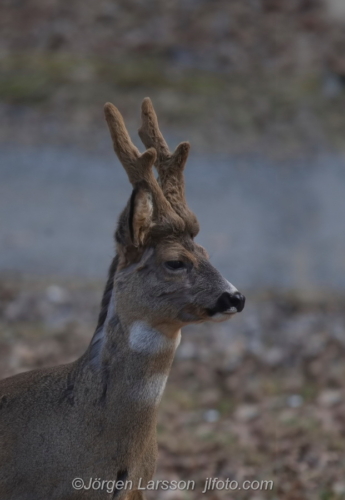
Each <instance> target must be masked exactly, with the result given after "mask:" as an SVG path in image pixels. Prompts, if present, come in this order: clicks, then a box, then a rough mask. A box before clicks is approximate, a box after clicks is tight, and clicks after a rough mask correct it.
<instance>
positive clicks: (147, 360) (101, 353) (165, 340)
mask: <svg viewBox="0 0 345 500" xmlns="http://www.w3.org/2000/svg"><path fill="white" fill-rule="evenodd" d="M180 338H181V332H180V330H179V329H178V328H176V327H175V328H174V327H172V326H171V325H167V324H164V323H160V324H156V325H150V324H149V323H148V322H147V321H145V319H143V320H140V321H134V322H132V323H126V322H123V321H121V320H120V315H119V313H118V311H117V310H116V303H115V289H114V288H113V290H112V294H111V298H110V301H109V305H108V310H107V314H106V318H105V321H104V324H103V325H102V327H101V328H99V329H98V330H97V331H96V333H95V335H94V337H93V339H92V342H91V345H90V349H89V356H88V357H89V363H90V364H91V366H92V370H95V371H96V372H98V373H99V374H101V377H102V384H101V387H100V391H101V392H102V393H105V394H106V396H105V397H106V398H107V400H108V401H110V400H116V399H119V398H121V401H122V402H123V403H125V402H126V401H127V403H128V404H129V405H131V404H133V403H138V404H139V405H140V404H143V405H145V406H147V405H149V406H152V407H156V406H157V405H158V403H159V401H160V399H161V396H162V394H163V391H164V388H165V383H166V381H167V378H168V375H169V371H170V367H171V364H172V362H173V359H174V355H175V351H176V348H177V346H178V344H179V342H180Z"/></svg>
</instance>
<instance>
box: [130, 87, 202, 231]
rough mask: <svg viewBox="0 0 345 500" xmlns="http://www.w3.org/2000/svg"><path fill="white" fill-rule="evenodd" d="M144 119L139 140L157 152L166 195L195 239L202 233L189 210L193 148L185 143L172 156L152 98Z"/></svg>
mask: <svg viewBox="0 0 345 500" xmlns="http://www.w3.org/2000/svg"><path fill="white" fill-rule="evenodd" d="M141 119H142V124H141V127H140V129H139V131H138V132H139V136H140V138H141V140H142V142H143V143H144V145H145V147H147V148H152V147H153V148H155V150H156V151H157V158H156V159H155V161H154V163H155V165H156V168H157V171H158V176H159V177H158V181H159V184H160V186H161V187H162V190H163V193H164V195H165V197H166V199H167V200H168V201H169V203H170V204H171V206H172V207H173V209H174V210H175V212H176V213H177V214H178V215H179V216H180V217H181V218H182V219H183V220H184V221H185V223H186V225H187V226H188V229H189V231H190V232H191V234H192V235H193V236H195V235H196V234H197V233H198V232H199V224H198V221H197V219H196V216H195V215H194V213H193V212H192V211H191V210H190V209H189V208H188V206H187V202H186V198H185V187H184V175H183V170H184V167H185V164H186V161H187V158H188V154H189V149H190V145H189V143H188V142H181V144H179V145H178V146H177V148H176V149H175V151H174V152H173V153H171V152H170V150H169V147H168V145H167V143H166V141H165V139H164V137H163V135H162V133H161V131H160V130H159V125H158V120H157V115H156V113H155V110H154V108H153V105H152V102H151V99H150V98H149V97H146V98H145V99H144V100H143V103H142V106H141Z"/></svg>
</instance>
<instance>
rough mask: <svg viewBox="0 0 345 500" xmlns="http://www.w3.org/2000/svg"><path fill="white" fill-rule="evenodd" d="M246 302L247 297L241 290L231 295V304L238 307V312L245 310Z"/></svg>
mask: <svg viewBox="0 0 345 500" xmlns="http://www.w3.org/2000/svg"><path fill="white" fill-rule="evenodd" d="M245 302H246V298H245V297H244V295H242V294H241V293H240V292H236V293H234V294H233V295H232V296H231V305H232V306H233V307H236V309H237V312H241V311H243V309H244V304H245Z"/></svg>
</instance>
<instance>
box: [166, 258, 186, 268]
mask: <svg viewBox="0 0 345 500" xmlns="http://www.w3.org/2000/svg"><path fill="white" fill-rule="evenodd" d="M165 266H166V267H167V268H168V269H170V270H171V271H177V270H179V269H185V268H186V264H185V263H184V262H182V260H168V261H167V262H165Z"/></svg>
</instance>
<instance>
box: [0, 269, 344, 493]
mask: <svg viewBox="0 0 345 500" xmlns="http://www.w3.org/2000/svg"><path fill="white" fill-rule="evenodd" d="M101 291H102V288H101V286H100V285H99V284H92V283H78V284H76V283H66V282H65V283H58V285H56V284H55V283H52V282H47V281H46V280H42V281H37V280H35V281H33V280H28V279H20V280H16V281H15V280H14V279H12V278H11V279H10V278H8V277H6V279H5V277H4V278H3V279H2V281H1V284H0V314H1V317H0V347H1V351H0V352H1V354H0V359H1V365H0V375H1V376H8V375H12V374H15V373H18V372H20V371H23V370H29V369H32V368H37V367H41V366H46V365H53V364H57V363H63V362H68V361H71V360H73V359H75V357H77V356H78V355H80V354H81V353H82V352H83V350H84V349H85V348H86V346H87V344H88V342H89V339H90V337H91V335H92V332H93V328H94V326H95V321H96V315H97V310H98V303H99V300H100V296H101ZM344 302H345V301H344V300H343V299H341V300H340V299H339V298H338V299H336V298H334V297H329V299H328V300H327V302H325V301H324V300H316V299H315V298H310V299H308V300H307V299H306V298H304V300H301V298H299V297H297V296H292V295H290V296H284V297H283V296H279V295H278V294H274V293H271V294H267V295H266V296H262V297H258V296H253V297H249V300H248V304H247V306H246V308H245V310H244V312H243V313H242V314H241V315H239V316H237V317H235V318H234V319H233V320H232V321H231V322H229V323H226V324H220V325H216V326H211V325H204V326H198V327H194V328H190V329H186V331H185V334H184V336H183V341H182V344H181V346H180V348H179V350H178V353H177V356H176V359H175V362H174V366H173V369H172V372H171V376H170V379H169V383H168V386H167V390H166V392H165V395H164V398H163V401H162V405H161V412H160V418H159V426H158V435H159V449H160V456H159V462H158V469H157V473H156V479H168V480H171V479H179V480H183V479H184V480H191V479H192V480H195V482H196V488H195V490H194V491H192V490H189V491H178V492H173V491H159V493H150V495H149V498H152V499H153V498H161V499H167V500H168V499H169V500H174V499H193V498H195V499H197V498H200V496H201V491H202V489H203V485H204V482H205V479H206V478H207V477H218V478H222V479H226V478H230V479H232V480H237V481H238V482H239V483H240V484H241V483H242V482H243V481H244V480H246V479H250V480H254V479H255V480H258V481H261V480H267V481H268V480H273V481H274V489H273V491H254V490H250V491H246V492H245V491H243V490H238V491H236V492H229V491H217V492H209V493H208V494H207V495H206V498H210V499H220V498H227V499H248V500H249V499H250V500H263V499H279V500H307V499H308V500H340V499H342V498H345V481H344V470H345V382H344V381H345V365H344V362H343V359H344V354H345V328H344V325H345V315H344V308H343V305H344Z"/></svg>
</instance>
